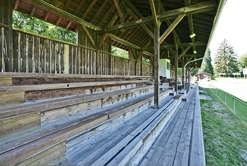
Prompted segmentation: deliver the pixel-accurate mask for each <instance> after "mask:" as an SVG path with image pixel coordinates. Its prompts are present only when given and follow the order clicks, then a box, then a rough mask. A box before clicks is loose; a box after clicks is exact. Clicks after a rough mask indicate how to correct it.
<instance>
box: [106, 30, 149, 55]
mask: <svg viewBox="0 0 247 166" xmlns="http://www.w3.org/2000/svg"><path fill="white" fill-rule="evenodd" d="M109 36H110V37H111V38H112V39H114V40H116V41H118V42H120V43H123V44H125V45H126V46H130V47H132V48H135V49H137V50H141V48H140V47H138V46H136V45H134V44H132V43H130V42H128V41H126V40H124V39H122V38H119V37H117V36H116V35H113V34H109ZM143 53H145V54H147V55H149V56H154V55H153V54H151V53H150V52H147V51H144V52H143Z"/></svg>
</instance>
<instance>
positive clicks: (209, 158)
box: [201, 95, 247, 166]
mask: <svg viewBox="0 0 247 166" xmlns="http://www.w3.org/2000/svg"><path fill="white" fill-rule="evenodd" d="M211 97H212V99H213V100H212V101H209V100H201V112H202V125H203V137H204V147H205V155H206V164H207V165H210V166H211V165H247V159H245V158H244V157H243V156H247V136H246V135H247V125H246V124H247V123H244V122H243V121H242V120H241V119H240V118H239V117H238V116H236V115H235V114H234V113H233V112H232V111H231V110H230V109H229V108H227V107H226V106H225V105H224V104H223V103H222V102H221V101H219V99H218V98H217V97H216V96H214V95H211Z"/></svg>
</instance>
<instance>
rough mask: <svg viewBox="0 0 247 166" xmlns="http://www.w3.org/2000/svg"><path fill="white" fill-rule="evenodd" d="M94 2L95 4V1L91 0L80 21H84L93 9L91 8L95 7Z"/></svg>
mask: <svg viewBox="0 0 247 166" xmlns="http://www.w3.org/2000/svg"><path fill="white" fill-rule="evenodd" d="M96 2H97V0H93V2H92V3H91V4H90V6H89V7H88V8H87V10H86V12H85V13H84V15H83V17H82V19H85V18H86V17H87V15H88V13H89V12H90V10H91V9H92V8H93V6H94V5H95V3H96Z"/></svg>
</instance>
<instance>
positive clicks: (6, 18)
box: [0, 0, 13, 72]
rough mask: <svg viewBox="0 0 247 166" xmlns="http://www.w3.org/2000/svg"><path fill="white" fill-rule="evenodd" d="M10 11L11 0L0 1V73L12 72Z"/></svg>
mask: <svg viewBox="0 0 247 166" xmlns="http://www.w3.org/2000/svg"><path fill="white" fill-rule="evenodd" d="M12 11H13V0H1V1H0V24H2V25H6V26H4V30H2V35H3V37H2V39H3V41H2V43H4V49H5V51H4V55H2V56H3V57H2V59H1V60H0V62H1V61H2V62H1V63H2V69H1V71H2V70H3V71H7V72H12V71H13V37H12V36H13V35H12Z"/></svg>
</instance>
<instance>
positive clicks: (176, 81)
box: [174, 47, 178, 93]
mask: <svg viewBox="0 0 247 166" xmlns="http://www.w3.org/2000/svg"><path fill="white" fill-rule="evenodd" d="M174 57H175V61H174V66H175V82H174V90H175V92H176V93H177V92H178V48H177V47H176V53H175V56H174Z"/></svg>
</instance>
